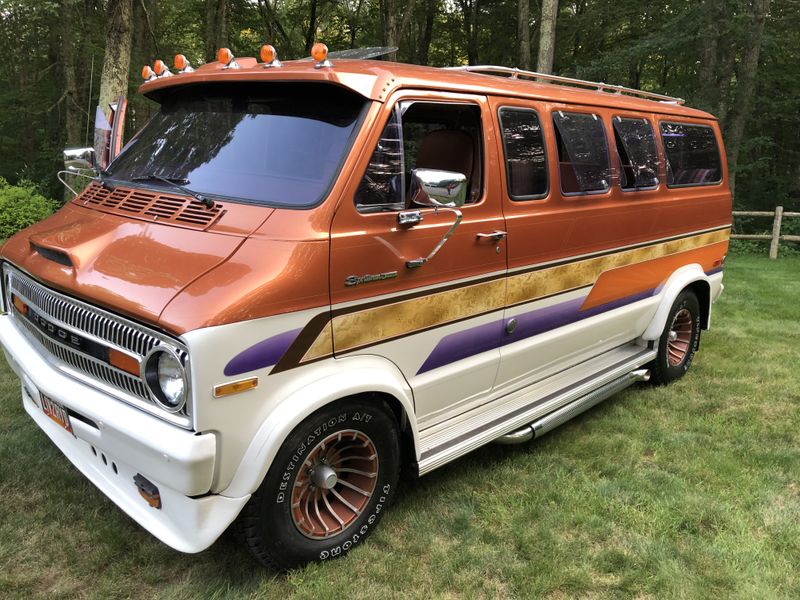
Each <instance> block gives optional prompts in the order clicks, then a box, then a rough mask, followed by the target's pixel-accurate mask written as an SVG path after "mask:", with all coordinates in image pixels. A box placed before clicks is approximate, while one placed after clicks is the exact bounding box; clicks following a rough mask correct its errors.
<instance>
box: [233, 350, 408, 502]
mask: <svg viewBox="0 0 800 600" xmlns="http://www.w3.org/2000/svg"><path fill="white" fill-rule="evenodd" d="M337 362H338V363H339V365H340V366H339V368H338V369H337V371H336V373H334V374H332V375H328V376H325V377H322V378H321V379H317V380H316V381H314V382H312V383H310V384H309V385H306V386H304V387H302V388H301V389H299V390H297V391H295V392H293V393H292V394H290V395H289V396H287V397H286V398H284V399H283V400H282V401H281V403H280V404H279V405H278V406H277V407H276V408H275V410H273V411H272V412H271V413H270V415H269V416H268V417H267V419H266V420H265V421H264V422H263V423H262V424H261V427H260V428H259V429H258V432H257V433H256V435H255V436H254V437H253V439H252V441H251V442H250V445H249V446H248V448H247V450H246V451H245V453H244V455H243V456H242V460H241V462H240V463H239V466H238V467H237V468H236V472H235V473H234V475H233V479H231V482H230V484H229V485H228V487H227V488H226V489H225V490H223V491H221V492H220V494H222V495H224V496H230V497H240V496H245V495H247V494H251V493H253V492H255V490H256V489H258V486H259V485H261V482H262V481H263V480H264V477H266V475H267V471H269V468H270V466H271V465H272V461H273V460H274V459H275V456H276V455H277V454H278V451H279V450H280V447H281V446H282V445H283V442H284V440H286V438H287V437H288V435H289V434H290V433H291V432H292V430H293V429H294V428H295V427H297V425H299V424H300V423H301V422H302V421H303V420H304V419H306V418H307V417H308V416H310V415H311V414H313V413H314V412H316V411H317V410H319V409H320V408H322V407H324V406H326V405H327V404H330V403H331V402H334V401H336V400H340V399H342V398H345V397H347V396H353V395H356V394H362V393H369V392H372V393H374V392H378V393H384V394H388V395H390V396H392V397H394V398H395V399H396V400H397V401H398V402H399V403H400V405H401V407H402V410H403V411H404V412H405V422H406V423H407V426H408V428H409V431H410V432H411V435H412V437H413V443H414V453H415V454H416V457H417V460H419V431H418V429H417V422H416V419H415V418H414V415H415V413H414V402H413V395H412V392H411V388H410V387H409V386H408V383H407V382H406V380H405V377H403V374H402V373H401V372H400V370H399V369H398V368H397V366H395V364H394V363H392V362H390V361H387V360H385V359H382V358H380V357H378V356H354V357H348V358H343V359H337Z"/></svg>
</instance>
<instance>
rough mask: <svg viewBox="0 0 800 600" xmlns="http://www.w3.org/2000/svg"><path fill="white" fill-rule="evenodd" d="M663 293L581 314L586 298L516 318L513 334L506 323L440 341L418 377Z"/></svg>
mask: <svg viewBox="0 0 800 600" xmlns="http://www.w3.org/2000/svg"><path fill="white" fill-rule="evenodd" d="M660 289H661V286H659V287H658V288H656V289H653V290H648V291H646V292H642V293H640V294H634V295H632V296H626V297H625V298H620V299H618V300H614V301H612V302H608V303H606V304H602V305H600V306H595V307H593V308H590V309H587V310H581V306H583V303H584V302H585V301H586V297H585V296H584V297H582V298H575V299H573V300H567V301H566V302H562V303H560V304H554V305H552V306H548V307H546V308H539V309H537V310H532V311H531V312H527V313H522V314H521V315H517V316H516V317H514V318H515V319H516V320H517V328H516V329H515V330H514V333H511V334H506V333H504V331H505V323H506V319H502V320H500V321H494V322H492V323H487V324H485V325H479V326H477V327H473V328H472V329H467V330H465V331H459V332H457V333H453V334H450V335H448V336H445V337H443V338H442V339H441V340H440V341H439V343H438V344H437V345H436V347H435V348H434V349H433V352H431V354H430V356H428V358H427V359H426V360H425V362H424V363H423V364H422V366H421V367H420V369H419V371H417V375H420V374H421V373H425V372H427V371H430V370H432V369H437V368H439V367H442V366H444V365H448V364H450V363H453V362H455V361H457V360H462V359H464V358H468V357H470V356H474V355H476V354H479V353H481V352H486V351H487V350H494V349H495V348H499V347H501V346H506V345H508V344H513V343H515V342H519V341H521V340H524V339H526V338H529V337H533V336H535V335H539V334H540V333H545V332H546V331H551V330H553V329H557V328H559V327H563V326H565V325H569V324H570V323H575V322H577V321H581V320H583V319H586V318H589V317H593V316H595V315H598V314H601V313H604V312H607V311H609V310H614V309H615V308H620V307H622V306H625V305H627V304H632V303H633V302H637V301H639V300H643V299H645V298H649V297H651V296H653V295H655V294H657V293H658V291H659V290H660Z"/></svg>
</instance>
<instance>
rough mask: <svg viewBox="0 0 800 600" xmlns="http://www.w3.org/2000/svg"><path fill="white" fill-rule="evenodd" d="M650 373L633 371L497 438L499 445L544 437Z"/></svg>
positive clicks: (642, 379) (638, 370) (646, 378)
mask: <svg viewBox="0 0 800 600" xmlns="http://www.w3.org/2000/svg"><path fill="white" fill-rule="evenodd" d="M649 380H650V371H649V370H647V369H637V370H636V371H631V372H630V373H628V374H627V375H625V376H623V377H620V378H619V379H616V380H614V381H612V382H610V383H607V384H605V385H604V386H602V387H599V388H597V389H596V390H594V391H593V392H590V393H588V394H586V395H585V396H584V397H583V398H579V399H578V400H575V402H572V403H570V404H567V405H566V406H563V407H561V408H559V409H558V410H556V411H554V412H551V413H550V414H549V415H547V416H545V417H542V418H541V419H539V420H538V421H534V422H533V423H531V424H529V425H526V426H525V427H523V428H522V429H518V430H516V431H512V432H511V433H507V434H506V435H502V436H500V437H499V438H497V439H496V440H494V441H495V443H497V444H506V445H508V444H522V443H525V442H529V441H530V440H532V439H534V438H538V437H542V436H543V435H544V434H545V433H547V432H548V431H552V430H553V429H555V428H556V427H558V426H559V425H563V424H564V423H566V422H567V421H569V420H570V419H572V418H573V417H577V416H578V415H579V414H581V413H582V412H585V411H587V410H589V409H590V408H592V407H593V406H596V405H598V404H600V403H601V402H602V401H603V400H605V399H607V398H610V397H611V396H613V395H614V394H616V393H617V392H621V391H622V390H624V389H625V388H627V387H630V386H631V385H633V384H634V383H637V382H639V381H649Z"/></svg>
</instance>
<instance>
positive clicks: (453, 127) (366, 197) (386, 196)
mask: <svg viewBox="0 0 800 600" xmlns="http://www.w3.org/2000/svg"><path fill="white" fill-rule="evenodd" d="M482 140H483V134H482V131H481V112H480V107H478V106H476V105H474V104H447V103H439V102H417V101H410V102H401V103H400V104H399V105H398V106H397V107H395V109H394V110H393V111H392V114H391V116H390V118H389V120H388V122H387V123H386V126H385V127H384V130H383V133H382V134H381V137H380V139H379V140H378V144H377V145H376V147H375V150H374V151H373V153H372V158H371V159H370V162H369V165H368V166H367V170H366V171H365V173H364V177H363V178H362V180H361V183H360V184H359V186H358V190H357V191H356V195H355V203H356V207H357V208H358V210H359V211H360V212H380V211H387V210H390V211H394V210H403V209H405V208H408V207H409V205H410V199H409V198H408V189H409V187H410V186H409V182H410V179H411V171H412V170H413V169H417V168H425V169H440V170H444V171H456V172H458V173H463V174H464V175H466V177H467V182H468V184H469V190H470V191H469V194H468V196H467V203H470V202H477V201H478V200H479V199H480V197H481V190H482V187H481V186H482V174H481V170H482V169H481V167H482V162H483V159H482V150H483V144H482Z"/></svg>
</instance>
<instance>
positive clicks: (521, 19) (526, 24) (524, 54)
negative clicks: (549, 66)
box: [517, 0, 552, 69]
mask: <svg viewBox="0 0 800 600" xmlns="http://www.w3.org/2000/svg"><path fill="white" fill-rule="evenodd" d="M517 44H518V45H519V54H518V55H517V65H518V66H519V68H520V69H530V68H531V2H530V0H519V2H518V3H517ZM550 60H551V62H552V56H551V59H550Z"/></svg>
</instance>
